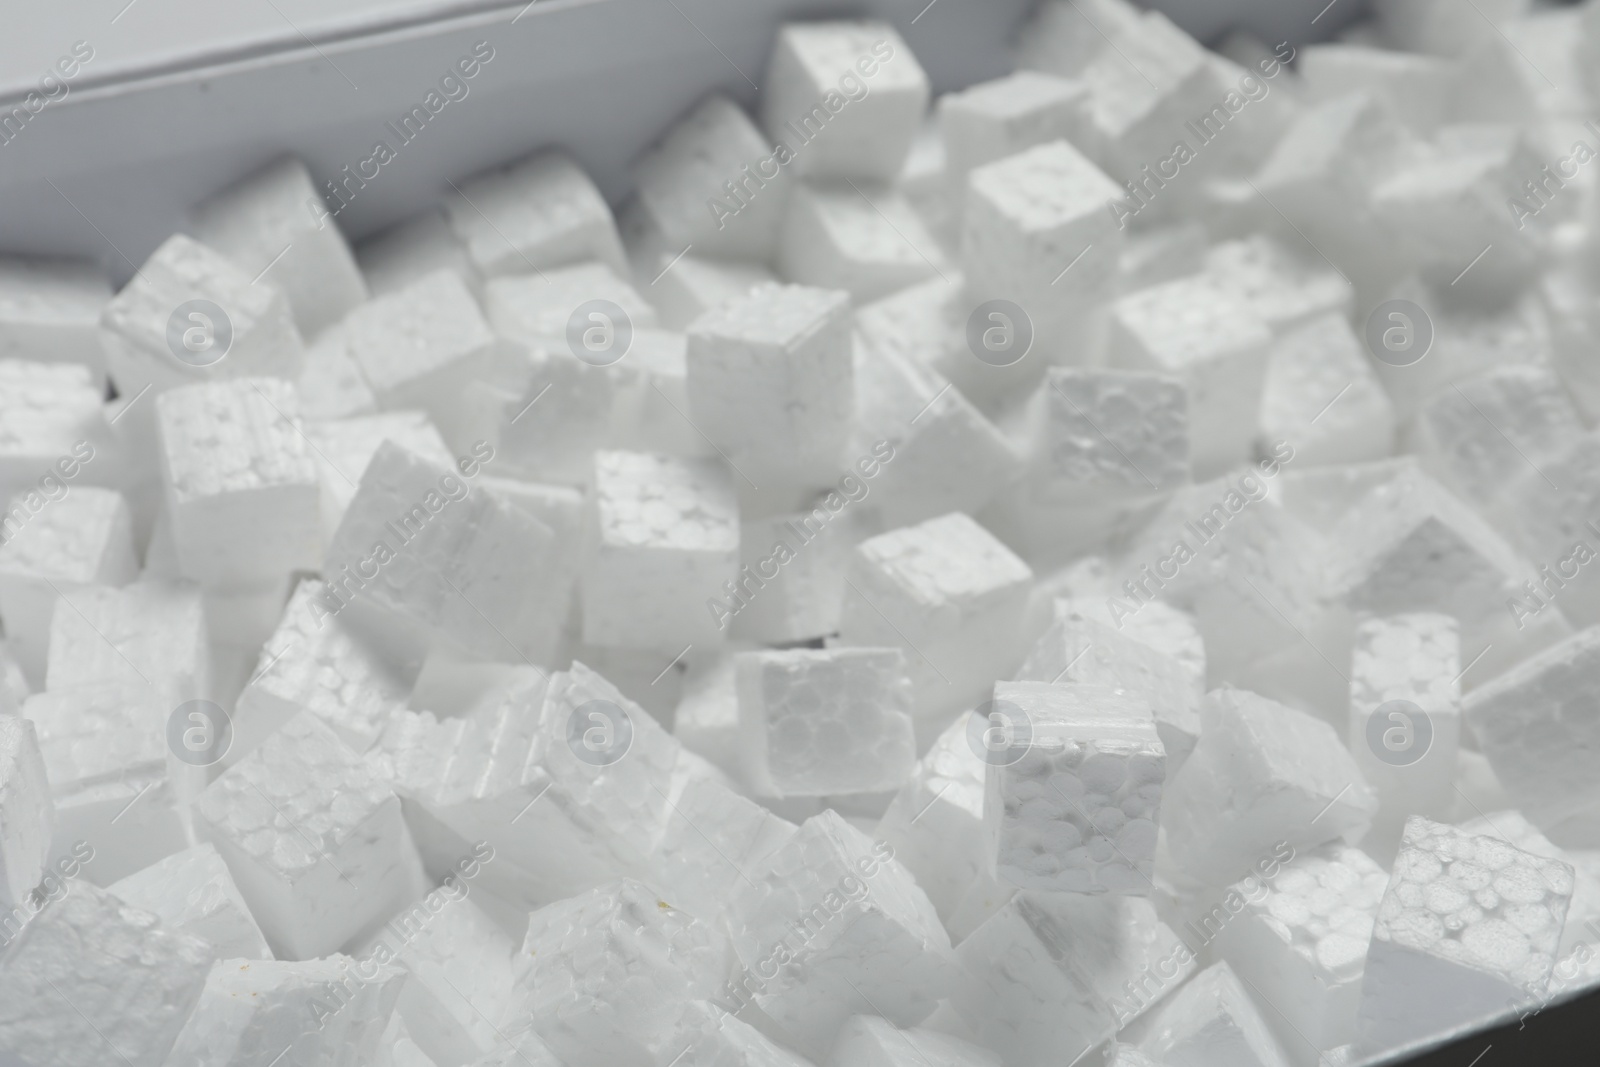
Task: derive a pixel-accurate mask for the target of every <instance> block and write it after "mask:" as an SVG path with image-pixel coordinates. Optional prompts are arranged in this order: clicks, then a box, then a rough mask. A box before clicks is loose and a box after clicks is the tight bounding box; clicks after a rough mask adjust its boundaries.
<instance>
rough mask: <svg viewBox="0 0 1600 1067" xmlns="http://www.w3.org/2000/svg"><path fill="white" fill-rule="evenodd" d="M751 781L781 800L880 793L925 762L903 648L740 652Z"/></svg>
mask: <svg viewBox="0 0 1600 1067" xmlns="http://www.w3.org/2000/svg"><path fill="white" fill-rule="evenodd" d="M738 692H739V728H740V735H741V744H742V746H743V749H744V770H745V776H746V779H747V780H748V781H750V782H752V783H756V784H758V785H759V786H761V787H764V791H766V790H770V791H771V792H773V793H774V794H775V795H777V796H826V795H828V794H830V793H879V792H885V791H887V790H892V789H898V788H900V786H901V785H903V784H904V783H905V780H906V778H907V777H908V776H909V775H910V773H911V767H912V764H913V763H914V762H915V761H916V741H915V738H914V736H913V730H912V725H911V677H910V675H909V674H908V673H907V672H906V654H905V653H904V652H903V651H902V650H901V649H898V648H884V649H872V648H839V649H791V650H787V651H782V652H746V653H744V654H742V655H741V656H740V657H739V665H738Z"/></svg>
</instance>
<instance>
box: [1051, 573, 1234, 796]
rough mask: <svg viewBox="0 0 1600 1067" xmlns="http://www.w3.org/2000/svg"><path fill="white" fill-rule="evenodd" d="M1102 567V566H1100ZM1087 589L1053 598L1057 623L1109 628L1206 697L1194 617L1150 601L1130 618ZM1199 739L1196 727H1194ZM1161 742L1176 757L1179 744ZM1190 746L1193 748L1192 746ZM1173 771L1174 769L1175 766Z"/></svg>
mask: <svg viewBox="0 0 1600 1067" xmlns="http://www.w3.org/2000/svg"><path fill="white" fill-rule="evenodd" d="M1101 565H1102V566H1104V564H1103V563H1102V564H1101ZM1096 592H1100V590H1094V591H1093V592H1091V591H1090V590H1088V589H1085V590H1083V591H1081V592H1080V591H1077V590H1072V593H1073V595H1071V596H1067V597H1052V598H1051V599H1052V604H1051V613H1052V615H1053V616H1054V618H1055V619H1056V620H1062V619H1066V620H1070V621H1074V622H1076V621H1079V620H1086V619H1087V620H1093V621H1094V622H1098V623H1100V624H1101V625H1103V626H1109V627H1111V628H1112V629H1114V630H1116V631H1117V632H1118V633H1121V634H1123V635H1125V636H1127V637H1130V638H1132V639H1133V640H1135V641H1137V642H1139V643H1140V644H1142V645H1144V646H1146V647H1148V648H1151V649H1154V650H1155V651H1157V652H1160V653H1161V654H1162V655H1164V656H1167V657H1169V658H1171V659H1173V660H1176V661H1177V663H1178V665H1179V666H1181V667H1183V669H1184V670H1185V672H1187V673H1188V675H1189V677H1190V678H1191V679H1192V681H1193V684H1194V692H1195V694H1196V696H1197V697H1199V696H1204V695H1205V682H1206V643H1205V639H1204V638H1202V637H1201V636H1200V628H1199V626H1198V625H1197V624H1196V622H1195V618H1194V616H1193V615H1191V614H1189V613H1188V612H1186V611H1183V610H1181V609H1179V608H1175V607H1173V606H1172V605H1171V604H1168V603H1166V602H1165V601H1161V600H1152V601H1149V602H1147V603H1145V604H1141V605H1140V606H1139V610H1138V611H1136V612H1134V613H1133V614H1131V615H1124V614H1122V612H1121V611H1120V610H1119V611H1113V610H1112V601H1111V600H1110V599H1109V598H1107V597H1104V596H1096V595H1094V593H1096ZM1161 720H1162V716H1161V714H1160V711H1159V705H1158V706H1157V714H1156V723H1157V726H1158V728H1159V725H1160V723H1161ZM1196 736H1198V727H1197V728H1196ZM1161 740H1162V742H1163V743H1164V744H1166V746H1167V756H1168V758H1169V759H1177V758H1179V757H1178V755H1177V753H1178V750H1179V749H1181V748H1183V746H1182V745H1181V744H1175V743H1173V742H1172V741H1171V740H1170V739H1169V738H1168V737H1167V736H1166V735H1165V734H1163V735H1162V738H1161ZM1191 747H1192V746H1191ZM1174 770H1176V767H1174Z"/></svg>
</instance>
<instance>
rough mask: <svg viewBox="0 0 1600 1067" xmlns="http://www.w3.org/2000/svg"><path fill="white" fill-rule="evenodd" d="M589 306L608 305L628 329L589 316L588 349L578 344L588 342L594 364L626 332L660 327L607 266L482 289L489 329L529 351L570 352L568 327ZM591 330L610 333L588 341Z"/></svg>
mask: <svg viewBox="0 0 1600 1067" xmlns="http://www.w3.org/2000/svg"><path fill="white" fill-rule="evenodd" d="M591 300H607V301H610V302H611V303H613V304H615V305H617V306H618V307H620V308H621V309H622V311H623V313H624V314H625V315H626V316H627V322H626V323H621V322H615V321H611V318H610V317H609V316H603V317H602V319H600V320H596V319H594V318H593V314H592V313H591V314H590V315H588V316H586V317H584V318H583V319H582V327H581V332H580V334H579V337H580V344H584V343H586V342H585V341H584V340H582V339H583V338H585V337H587V338H588V341H587V344H588V350H589V351H592V352H594V353H595V356H594V357H593V358H595V359H597V360H603V359H607V358H610V354H611V353H610V346H611V345H612V344H613V343H615V342H616V341H617V340H618V334H619V332H620V331H621V330H622V329H623V328H624V327H625V326H626V327H631V328H632V329H649V328H651V327H654V326H656V325H657V323H658V320H657V318H656V311H655V308H653V307H651V306H650V304H649V303H648V302H647V301H646V300H645V299H644V297H642V296H640V295H639V292H638V290H636V289H634V287H633V286H631V285H629V284H628V283H627V282H626V281H624V280H623V277H622V275H621V274H620V273H619V272H618V271H616V270H615V269H614V268H613V267H611V266H610V265H609V264H606V263H594V262H585V263H576V264H573V265H572V266H569V267H562V268H560V269H559V270H547V271H542V272H541V273H539V274H521V275H514V276H511V277H507V278H493V279H491V280H490V281H489V283H488V285H486V286H485V287H484V302H483V303H484V312H485V314H487V315H488V317H489V324H490V325H491V326H493V327H494V330H495V332H496V333H498V334H499V335H500V336H501V337H507V338H510V339H511V340H513V341H519V342H521V343H522V344H524V345H526V346H528V347H529V348H540V347H543V348H548V349H551V350H553V351H557V352H572V349H571V347H570V339H569V327H570V324H571V323H572V321H573V316H574V315H575V314H576V313H577V311H578V310H579V308H580V307H582V306H583V305H584V304H587V303H588V302H590V301H591ZM591 326H601V327H602V328H603V329H605V330H609V331H610V332H608V333H604V334H594V335H589V334H588V331H589V329H590V327H591ZM602 341H603V342H604V343H603V344H602V343H601V342H602ZM573 354H575V355H579V356H582V355H583V354H584V353H582V352H576V353H573ZM622 358H626V355H624V356H623V357H622Z"/></svg>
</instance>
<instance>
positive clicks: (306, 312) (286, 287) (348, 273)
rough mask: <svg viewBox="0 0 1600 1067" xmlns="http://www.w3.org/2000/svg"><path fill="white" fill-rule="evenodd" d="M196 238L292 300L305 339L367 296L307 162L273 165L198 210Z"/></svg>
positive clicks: (287, 160)
mask: <svg viewBox="0 0 1600 1067" xmlns="http://www.w3.org/2000/svg"><path fill="white" fill-rule="evenodd" d="M194 226H195V237H197V238H198V239H199V240H200V241H201V242H202V243H203V244H205V245H207V246H209V247H211V248H215V249H216V250H217V251H218V252H221V253H222V254H223V255H225V256H227V257H228V258H229V259H231V260H232V261H233V262H234V263H235V264H237V265H238V266H239V268H240V269H241V270H243V271H245V272H246V273H248V274H249V275H250V276H251V277H252V278H256V279H257V280H258V281H270V282H272V283H274V284H275V285H277V286H279V287H280V288H281V289H282V290H283V291H284V293H285V294H287V296H288V297H289V304H290V306H291V307H292V308H293V309H294V317H295V323H296V325H298V326H299V328H300V333H301V334H302V335H303V336H305V337H311V336H312V335H314V334H316V333H318V332H320V331H321V330H324V329H326V328H327V327H328V326H331V325H332V324H333V323H335V322H337V321H339V319H341V318H343V317H344V315H345V313H346V312H348V311H349V310H350V309H352V308H354V307H355V306H356V305H357V304H359V303H361V302H362V301H363V300H365V299H366V298H367V286H366V282H365V281H364V280H363V279H362V277H361V271H360V270H359V269H358V268H357V267H356V260H355V256H354V255H352V254H351V252H350V246H349V245H348V244H347V243H345V239H344V234H342V233H340V232H339V227H338V226H337V225H335V224H334V222H333V220H332V218H330V217H329V215H328V211H327V209H326V208H325V207H324V206H323V204H322V195H321V194H320V193H319V192H318V191H317V189H316V186H315V185H313V184H312V181H311V174H310V173H309V172H308V171H307V170H306V167H305V164H304V163H302V162H300V161H299V160H298V159H295V158H294V157H292V156H288V157H285V158H283V159H280V160H277V161H276V162H274V163H270V164H268V165H267V166H266V167H263V168H262V169H261V170H259V171H257V172H255V173H254V174H251V175H249V176H247V177H245V178H243V179H241V180H240V181H239V182H237V183H235V184H234V185H231V186H229V187H228V188H227V189H224V190H223V191H222V192H220V193H217V194H216V195H215V196H212V197H211V198H210V199H208V200H207V201H205V202H204V203H203V204H201V205H200V206H199V207H197V208H196V209H195V211H194Z"/></svg>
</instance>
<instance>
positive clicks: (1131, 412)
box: [1033, 367, 1189, 502]
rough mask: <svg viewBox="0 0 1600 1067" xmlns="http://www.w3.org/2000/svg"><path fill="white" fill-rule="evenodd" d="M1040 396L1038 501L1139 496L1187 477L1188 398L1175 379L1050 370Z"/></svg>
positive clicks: (1142, 374) (1036, 463) (1137, 373)
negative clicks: (1040, 425)
mask: <svg viewBox="0 0 1600 1067" xmlns="http://www.w3.org/2000/svg"><path fill="white" fill-rule="evenodd" d="M1039 398H1040V399H1039V402H1040V404H1041V406H1042V408H1043V410H1042V412H1041V414H1042V416H1043V422H1044V424H1043V426H1042V427H1041V431H1040V440H1039V442H1038V453H1037V456H1036V458H1035V461H1034V474H1033V477H1034V479H1035V490H1034V491H1035V493H1036V494H1037V495H1038V496H1039V497H1040V498H1042V499H1045V500H1052V501H1060V502H1068V501H1100V500H1106V499H1115V498H1119V497H1127V496H1145V495H1149V494H1154V493H1159V492H1161V491H1163V490H1166V489H1171V488H1174V487H1175V486H1178V485H1182V484H1183V483H1185V482H1187V481H1188V480H1189V398H1188V394H1187V393H1186V392H1185V389H1184V384H1183V382H1182V381H1181V380H1180V379H1178V378H1176V377H1173V376H1170V375H1166V374H1152V373H1147V372H1141V371H1116V370H1079V369H1076V368H1068V367H1062V368H1052V369H1050V370H1049V371H1047V372H1046V373H1045V381H1044V385H1043V386H1042V387H1041V388H1040V391H1039Z"/></svg>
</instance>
